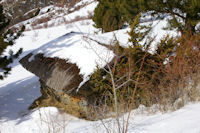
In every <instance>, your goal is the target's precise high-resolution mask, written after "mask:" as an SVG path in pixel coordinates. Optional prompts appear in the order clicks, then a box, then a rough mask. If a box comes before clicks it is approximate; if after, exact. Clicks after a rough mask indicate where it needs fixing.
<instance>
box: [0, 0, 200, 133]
mask: <svg viewBox="0 0 200 133" xmlns="http://www.w3.org/2000/svg"><path fill="white" fill-rule="evenodd" d="M83 3H88V4H87V5H86V6H84V7H83V8H81V9H80V10H77V11H74V12H72V13H71V14H67V15H66V14H61V16H62V15H64V16H62V17H55V18H54V19H51V20H50V21H48V22H47V23H48V24H49V25H51V24H52V23H57V24H55V25H53V26H49V27H46V28H38V29H37V28H35V29H34V28H33V27H31V23H32V22H33V21H35V20H37V19H40V18H41V17H44V16H45V15H48V13H41V15H40V16H37V17H35V18H32V19H30V20H27V21H25V22H23V24H26V25H27V28H28V30H27V31H25V32H24V33H23V36H21V37H20V38H19V39H17V40H16V44H15V45H14V46H12V47H9V48H8V49H7V50H6V52H5V53H8V51H9V50H10V49H12V50H13V51H17V50H18V49H19V48H23V53H22V54H21V55H20V57H19V59H17V60H15V62H14V63H13V64H11V66H12V67H13V69H12V71H11V74H10V75H8V77H7V78H5V79H4V80H0V133H46V132H51V133H62V132H67V133H96V132H100V133H104V132H106V128H105V127H104V124H105V125H106V126H107V127H108V129H109V130H110V131H111V132H115V130H116V128H115V127H116V121H115V119H106V120H103V122H104V124H102V122H101V121H95V122H92V121H86V120H81V119H78V118H75V117H73V116H70V115H68V114H66V113H64V112H61V111H59V110H58V109H57V108H55V107H45V108H41V109H35V110H32V111H30V110H28V107H29V106H30V105H31V104H32V102H33V101H34V100H35V99H37V98H38V97H39V96H41V93H40V83H39V81H38V80H39V79H38V78H37V77H36V76H35V75H33V74H32V73H30V72H28V71H27V70H25V69H24V68H23V67H22V66H21V65H20V64H19V60H20V59H21V58H22V57H24V56H25V55H27V54H28V53H30V52H32V53H34V54H37V53H44V55H45V56H48V57H60V58H63V59H68V60H70V61H71V62H73V63H76V64H78V66H79V67H80V68H82V69H81V73H82V74H83V75H84V76H85V78H86V79H87V76H88V75H90V74H91V73H92V72H93V71H94V69H95V68H96V65H97V64H98V65H102V66H104V65H105V60H107V61H108V62H109V60H111V59H112V57H113V55H114V54H113V53H112V52H111V51H109V50H107V49H106V48H102V47H100V46H98V45H97V44H96V43H95V42H92V41H91V40H88V39H84V37H85V36H86V37H89V38H92V39H95V40H97V41H100V42H102V43H106V44H108V45H109V44H111V43H112V42H113V41H114V39H113V38H114V35H115V36H116V38H117V39H118V40H119V42H120V43H121V45H123V46H127V44H128V35H127V34H126V33H127V31H129V30H130V29H129V28H126V29H122V30H118V31H115V32H109V33H100V32H98V33H96V32H97V31H98V29H96V28H95V27H93V24H94V23H93V22H92V20H91V19H85V20H80V21H75V22H73V23H67V24H65V23H60V22H61V20H60V19H61V18H62V19H63V18H64V19H66V20H69V19H70V20H74V18H76V17H77V16H87V15H88V14H90V12H92V11H93V10H94V8H95V7H96V5H97V3H96V2H92V1H91V0H83V1H82V2H80V3H78V4H77V5H76V6H78V5H81V4H83ZM45 10H47V9H43V10H42V11H44V12H45ZM52 11H53V10H52ZM63 22H64V21H63ZM155 24H158V25H156V26H155V27H154V29H153V33H152V36H153V35H157V37H156V40H155V42H156V41H158V40H159V39H160V38H162V37H163V36H164V35H166V34H167V33H170V35H176V33H175V32H174V31H171V32H169V31H164V30H162V28H163V27H164V26H165V25H166V21H165V20H163V21H156V22H155ZM19 25H20V24H19ZM40 25H43V24H40ZM67 33H74V34H73V35H72V36H70V37H69V36H65V35H66V34H67ZM55 39H56V40H55ZM88 41H89V43H88ZM96 52H97V53H98V55H99V54H101V57H102V58H104V59H105V60H104V61H102V60H101V59H99V58H100V57H99V56H98V55H97V53H96ZM88 58H90V62H88V61H87V60H86V61H85V60H84V59H88ZM30 60H34V56H32V57H31V58H30ZM91 60H92V62H91ZM153 109H154V108H153V107H152V108H150V109H149V108H144V107H142V106H140V108H139V109H137V110H133V111H132V112H131V119H130V124H129V132H130V133H169V132H170V133H200V113H199V112H200V103H199V102H197V103H190V104H188V105H186V106H185V107H183V108H181V109H179V110H177V111H174V112H172V111H171V112H170V111H169V112H167V113H164V114H162V113H160V112H157V113H155V114H151V115H149V114H148V111H147V110H153ZM150 112H152V111H150ZM123 117H125V118H126V117H127V114H125V115H124V116H122V118H123ZM121 122H123V119H121Z"/></svg>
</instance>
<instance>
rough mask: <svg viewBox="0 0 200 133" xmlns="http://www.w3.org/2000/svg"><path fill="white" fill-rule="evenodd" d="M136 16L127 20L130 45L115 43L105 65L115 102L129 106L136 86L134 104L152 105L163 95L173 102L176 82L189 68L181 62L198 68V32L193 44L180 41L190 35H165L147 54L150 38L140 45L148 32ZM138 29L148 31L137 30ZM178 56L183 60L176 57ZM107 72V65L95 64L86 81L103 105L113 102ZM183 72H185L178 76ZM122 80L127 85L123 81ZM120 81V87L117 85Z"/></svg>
mask: <svg viewBox="0 0 200 133" xmlns="http://www.w3.org/2000/svg"><path fill="white" fill-rule="evenodd" d="M140 17H141V15H140V14H139V15H137V16H136V17H135V19H134V20H135V21H134V22H131V23H132V25H131V30H130V32H129V35H130V39H129V42H130V43H131V45H130V46H129V48H123V47H121V46H120V45H119V43H116V45H115V50H114V51H115V54H116V56H115V58H114V59H113V61H112V63H111V64H109V66H110V67H111V69H112V74H113V77H114V81H115V84H116V88H117V90H116V91H117V99H118V102H119V103H126V105H129V104H130V100H131V98H132V94H133V92H134V88H135V87H136V93H135V96H134V107H137V106H138V105H140V104H143V105H145V106H152V105H153V104H157V103H160V102H165V101H162V99H163V97H165V98H166V99H167V100H169V99H170V101H167V102H169V104H173V103H174V101H175V100H177V99H178V98H179V97H180V90H179V88H178V87H177V86H178V84H179V83H180V81H181V82H182V81H184V80H185V79H186V77H187V76H188V74H189V73H190V68H187V69H181V70H179V69H180V68H184V65H185V66H186V67H188V65H192V66H195V67H194V68H195V70H194V71H196V70H199V63H200V62H199V61H200V60H199V59H196V58H197V57H199V56H200V54H199V53H198V52H199V48H200V47H199V46H200V43H199V41H195V40H196V39H197V38H198V37H199V35H198V34H197V35H195V36H194V35H193V36H194V38H196V39H195V40H194V44H185V43H184V42H185V41H186V40H187V39H189V38H190V35H187V37H186V38H184V37H183V36H181V37H177V38H174V37H169V36H166V37H164V38H163V39H161V40H160V42H158V44H157V49H156V50H155V52H154V53H151V52H149V47H150V46H151V42H152V41H153V38H150V40H149V41H146V43H145V45H141V44H140V43H141V41H143V39H145V38H146V35H147V34H148V32H149V31H150V29H148V27H141V25H140V22H139V20H140ZM150 27H151V26H150ZM142 28H145V29H148V30H140V29H142ZM141 31H144V32H141ZM190 40H191V39H189V41H188V42H189V43H191V41H190ZM187 49H188V50H187ZM191 51H192V52H191ZM197 55H198V56H197ZM196 56H197V57H196ZM182 58H183V60H180V59H182ZM192 59H195V61H193V63H192V62H191V61H192ZM183 61H184V62H183ZM189 62H191V63H189ZM183 64H184V65H183ZM190 67H191V66H190ZM173 69H175V70H176V72H174V71H173ZM108 71H109V69H108V67H105V68H103V69H100V68H98V67H97V70H96V71H95V72H94V74H93V75H92V76H91V80H90V81H89V82H90V87H91V89H92V90H93V91H94V92H95V93H97V96H99V98H100V99H101V100H105V101H106V103H107V105H113V103H114V101H113V100H114V98H113V95H114V92H113V86H112V80H111V75H110V73H109V72H108ZM194 71H193V72H192V73H194ZM183 74H185V75H184V76H182V75H183ZM139 75H140V78H139V81H138V84H137V83H136V79H137V78H138V76H139ZM189 76H190V75H189ZM129 79H131V80H129ZM127 81H128V82H127ZM126 82H127V84H124V83H126ZM184 82H185V81H184ZM122 84H123V86H121V87H120V88H118V87H119V86H120V85H122ZM136 84H137V85H136ZM172 86H173V87H172ZM171 88H173V90H172V89H171ZM99 101H100V100H99ZM126 107H127V106H126Z"/></svg>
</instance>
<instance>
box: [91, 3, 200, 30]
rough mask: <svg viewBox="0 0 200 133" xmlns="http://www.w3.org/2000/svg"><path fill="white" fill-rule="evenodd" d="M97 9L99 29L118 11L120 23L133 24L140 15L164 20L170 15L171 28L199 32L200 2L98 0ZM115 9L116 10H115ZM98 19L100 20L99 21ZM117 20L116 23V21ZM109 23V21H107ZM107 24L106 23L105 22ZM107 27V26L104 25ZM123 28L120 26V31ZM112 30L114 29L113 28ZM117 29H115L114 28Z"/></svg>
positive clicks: (95, 18) (96, 15)
mask: <svg viewBox="0 0 200 133" xmlns="http://www.w3.org/2000/svg"><path fill="white" fill-rule="evenodd" d="M98 1H99V4H98V6H97V8H96V9H95V14H94V18H93V20H94V22H95V24H96V26H97V27H98V28H103V30H105V31H106V29H104V27H103V22H104V17H103V16H105V15H107V10H109V12H113V13H115V8H117V9H118V12H117V15H118V16H117V18H118V19H116V20H117V21H118V22H115V23H121V22H128V23H129V22H131V21H132V20H133V19H134V17H135V16H136V15H137V14H138V13H144V14H145V13H147V12H148V13H150V15H151V16H152V17H154V18H163V16H165V15H170V16H171V18H169V28H178V30H179V31H181V32H182V31H185V30H187V31H191V32H192V33H196V32H199V31H200V29H199V28H198V27H197V24H198V23H199V21H200V0H181V1H180V0H104V1H102V0H98ZM113 7H115V8H113ZM97 18H98V19H97ZM116 20H115V21H116ZM111 21H112V20H111ZM107 22H109V21H107ZM104 23H105V22H104ZM104 25H105V24H104ZM121 27H122V26H118V29H119V28H121ZM111 29H112V28H111ZM113 29H115V28H113Z"/></svg>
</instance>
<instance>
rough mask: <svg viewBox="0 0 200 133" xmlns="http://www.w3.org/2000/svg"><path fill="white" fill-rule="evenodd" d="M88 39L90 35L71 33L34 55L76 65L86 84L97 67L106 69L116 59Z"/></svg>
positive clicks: (102, 47)
mask: <svg viewBox="0 0 200 133" xmlns="http://www.w3.org/2000/svg"><path fill="white" fill-rule="evenodd" d="M86 37H90V35H89V34H85V33H80V32H70V33H67V34H65V35H63V36H61V37H59V38H57V39H55V40H53V41H51V42H49V43H47V44H44V45H43V46H42V47H40V48H38V49H36V50H35V51H33V52H32V53H33V56H35V55H37V54H43V55H44V56H46V57H51V58H55V57H58V58H60V59H65V60H66V61H67V62H70V63H72V64H76V65H77V66H78V67H79V69H80V74H81V75H83V78H84V79H83V81H84V82H86V81H87V80H88V79H89V78H88V76H90V75H91V74H92V73H93V72H94V70H95V69H96V67H97V66H99V67H104V66H105V65H106V64H107V63H108V62H110V61H111V60H112V59H113V57H114V53H113V52H112V51H110V50H108V49H107V48H106V47H104V46H101V45H99V44H98V43H97V42H94V41H91V40H89V39H87V38H86ZM98 38H100V36H98ZM101 40H102V38H101ZM33 56H31V57H30V58H29V61H31V59H34V57H33ZM81 84H83V83H81ZM80 87H81V86H80Z"/></svg>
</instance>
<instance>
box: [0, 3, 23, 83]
mask: <svg viewBox="0 0 200 133" xmlns="http://www.w3.org/2000/svg"><path fill="white" fill-rule="evenodd" d="M9 22H10V21H9V20H8V19H7V18H6V17H5V14H4V13H3V6H2V5H0V80H2V79H3V78H4V77H6V76H7V75H8V74H9V72H10V71H11V67H10V66H9V64H10V63H12V62H13V59H15V58H17V57H18V56H19V55H20V54H21V53H22V49H19V50H18V52H17V53H15V54H14V53H13V51H10V52H9V56H6V55H4V54H3V52H4V50H5V49H6V48H7V47H8V46H10V45H13V40H14V39H16V38H17V37H19V36H20V35H21V32H22V31H23V30H24V28H25V27H23V28H22V30H21V31H20V32H18V33H17V35H15V36H13V35H12V33H11V32H10V31H9V30H8V31H7V33H4V31H5V27H6V26H8V25H9ZM8 34H10V36H12V37H11V38H8V37H7V35H8Z"/></svg>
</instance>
